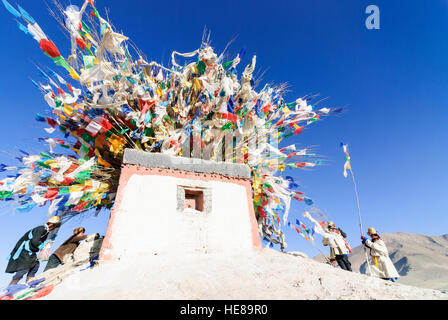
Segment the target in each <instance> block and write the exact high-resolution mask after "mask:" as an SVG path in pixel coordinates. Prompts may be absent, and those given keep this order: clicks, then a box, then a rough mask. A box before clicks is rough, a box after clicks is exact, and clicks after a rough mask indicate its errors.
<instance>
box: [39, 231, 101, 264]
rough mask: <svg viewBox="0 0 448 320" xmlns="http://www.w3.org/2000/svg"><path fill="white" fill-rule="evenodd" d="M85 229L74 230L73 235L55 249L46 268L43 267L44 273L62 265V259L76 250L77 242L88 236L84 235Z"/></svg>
mask: <svg viewBox="0 0 448 320" xmlns="http://www.w3.org/2000/svg"><path fill="white" fill-rule="evenodd" d="M84 232H86V229H84V228H83V227H80V228H76V229H75V230H73V235H72V236H71V237H70V238H68V239H67V240H65V241H64V243H63V244H62V245H61V246H60V247H59V248H57V249H56V251H55V252H53V254H52V255H51V256H50V258H49V259H48V263H47V266H46V267H45V270H44V272H45V271H47V270H50V269H53V268H56V267H57V266H59V265H60V264H64V257H65V256H66V255H67V254H72V253H73V252H75V250H76V248H77V247H78V245H79V242H80V241H82V240H85V239H86V238H87V237H89V235H84ZM96 235H97V234H93V235H90V236H96Z"/></svg>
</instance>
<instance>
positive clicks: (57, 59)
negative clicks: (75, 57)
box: [53, 56, 72, 72]
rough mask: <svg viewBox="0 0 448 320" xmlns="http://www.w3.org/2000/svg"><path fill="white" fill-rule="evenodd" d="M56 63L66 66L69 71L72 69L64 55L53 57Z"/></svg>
mask: <svg viewBox="0 0 448 320" xmlns="http://www.w3.org/2000/svg"><path fill="white" fill-rule="evenodd" d="M53 61H54V63H56V64H57V65H58V66H60V67H63V68H65V69H66V70H67V71H69V72H70V71H71V70H72V67H70V65H69V64H68V63H67V61H65V59H64V58H63V57H62V56H59V57H56V58H53Z"/></svg>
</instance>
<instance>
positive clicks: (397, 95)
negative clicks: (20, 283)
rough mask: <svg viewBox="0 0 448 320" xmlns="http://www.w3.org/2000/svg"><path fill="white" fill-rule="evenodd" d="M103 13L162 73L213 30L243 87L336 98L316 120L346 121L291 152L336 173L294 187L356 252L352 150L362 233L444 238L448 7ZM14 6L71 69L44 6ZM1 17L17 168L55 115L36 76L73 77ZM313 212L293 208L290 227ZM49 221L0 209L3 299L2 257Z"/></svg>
mask: <svg viewBox="0 0 448 320" xmlns="http://www.w3.org/2000/svg"><path fill="white" fill-rule="evenodd" d="M81 2H82V1H81V0H79V1H74V0H72V3H73V4H78V5H80V4H81ZM96 2H97V7H98V8H99V11H100V13H101V14H103V15H105V10H104V8H105V6H107V7H108V8H110V12H109V17H110V19H111V21H112V22H113V24H114V25H115V27H116V29H117V30H118V31H123V33H124V34H125V35H126V36H128V37H130V39H132V40H133V41H134V43H135V44H136V45H137V47H139V48H140V49H141V50H142V51H143V52H145V53H146V55H147V56H148V58H149V59H153V60H155V61H160V62H163V63H164V64H168V63H169V61H170V53H171V51H172V50H176V51H178V52H190V51H193V50H195V49H196V48H198V47H199V45H200V43H201V38H202V33H203V30H204V27H207V29H209V30H211V32H212V33H211V39H212V45H213V46H214V48H215V49H216V51H217V52H221V51H222V50H223V49H224V47H225V45H226V44H227V42H228V41H230V40H231V39H233V38H234V37H236V36H237V38H236V40H235V41H234V43H233V44H232V46H231V48H230V51H229V52H230V53H232V54H233V53H234V54H235V55H236V53H238V52H239V51H240V50H241V48H243V47H244V48H246V52H247V53H246V56H245V57H244V59H243V61H242V63H241V64H240V65H239V70H238V71H239V72H240V73H241V72H242V68H243V67H244V66H245V65H246V64H248V63H249V61H250V57H251V55H253V54H256V55H257V69H256V70H257V71H258V72H259V73H260V74H261V73H262V72H263V71H266V73H265V74H264V77H263V80H262V83H265V82H273V83H277V84H279V83H283V82H287V83H288V84H289V89H290V90H291V92H290V93H288V96H287V97H286V98H287V99H286V100H288V101H292V100H293V99H295V98H297V97H300V96H303V95H305V94H308V93H319V94H321V97H322V98H324V97H328V99H327V100H325V101H324V102H322V103H321V104H320V105H321V106H327V107H345V112H344V113H343V114H341V115H339V116H332V117H327V118H325V119H324V120H323V121H320V122H318V123H315V124H313V125H311V126H309V127H307V129H306V130H304V132H303V133H302V134H301V135H299V136H296V137H294V138H290V139H289V141H290V142H291V143H294V142H296V143H298V144H299V145H301V146H310V145H312V146H316V151H317V153H319V154H320V155H323V156H325V157H326V158H327V159H328V164H327V165H326V166H321V167H316V168H314V169H313V170H310V171H302V170H294V171H289V172H287V173H288V174H290V175H291V173H293V176H294V177H295V178H296V179H297V180H298V181H299V183H300V184H301V186H302V191H304V192H306V193H307V195H308V196H310V197H311V198H312V199H313V200H314V201H315V204H316V206H317V207H319V208H320V209H322V210H323V211H324V212H325V213H326V214H327V216H329V217H330V218H331V219H332V220H334V221H335V222H336V224H338V225H339V226H341V227H342V228H343V229H344V230H345V231H346V232H347V233H348V234H349V238H348V241H349V243H350V244H351V245H352V246H357V245H358V244H359V237H360V234H359V225H358V217H357V209H356V203H355V198H354V191H353V185H352V182H351V180H350V178H347V179H345V178H344V177H343V175H342V170H343V164H344V155H343V153H342V150H341V148H340V146H339V143H340V142H345V143H348V144H349V150H350V154H351V157H352V166H353V170H354V172H355V175H356V179H357V182H358V191H359V197H360V205H361V214H362V217H363V223H364V231H366V230H367V228H368V227H370V226H373V227H376V228H377V229H378V230H379V231H380V232H382V233H386V232H398V231H401V232H410V233H421V234H426V235H441V234H445V233H447V227H446V226H447V224H448V217H447V213H448V210H447V204H446V195H447V191H448V187H447V180H448V173H447V169H446V163H447V155H448V151H447V148H446V139H447V137H448V133H447V130H446V125H445V126H444V125H443V123H444V122H446V120H447V119H448V109H447V107H446V103H447V101H448V72H447V71H448V60H447V56H448V55H447V52H448V37H447V35H448V1H446V0H431V1H417V0H414V1H401V0H387V1H386V0H384V1H381V0H373V1H370V0H369V1H363V0H343V1H342V0H341V1H335V0H314V1H297V0H294V1H265V0H259V1H226V2H222V1H220V2H210V1H194V0H192V1H169V2H162V1H150V2H149V1H145V2H143V1H140V0H138V1H137V0H128V1H121V0H120V1H118V0H108V1H104V0H97V1H96ZM12 3H13V4H16V1H12ZM19 3H20V4H21V5H22V6H23V7H24V8H25V9H26V10H27V11H28V12H29V13H30V14H31V15H32V16H33V17H34V18H35V19H36V21H38V23H39V24H40V26H41V27H42V28H43V30H44V31H45V32H46V34H47V35H48V36H49V37H50V38H51V39H52V40H53V41H54V42H55V43H56V45H57V46H58V47H59V49H60V50H61V53H62V54H63V55H64V56H65V57H67V56H68V54H69V47H68V40H67V38H66V37H65V35H64V34H63V33H62V31H61V30H60V29H59V27H58V26H57V24H56V22H55V20H54V19H53V18H52V17H51V16H50V15H49V13H48V11H47V8H46V5H45V3H44V2H43V1H42V2H41V1H38V0H33V1H30V0H23V1H20V2H19ZM48 3H49V4H51V1H48ZM370 4H375V5H377V6H378V7H379V8H380V13H381V16H380V18H381V29H380V30H367V29H366V27H365V24H364V21H365V19H366V17H367V14H365V8H366V7H367V6H368V5H370ZM0 7H1V8H0V38H1V39H2V50H1V51H0V70H1V71H2V76H1V77H0V88H1V100H0V105H1V108H2V111H3V116H2V117H1V119H0V136H1V137H2V145H1V148H0V150H1V152H0V162H1V163H14V162H13V158H14V157H15V156H17V155H18V149H19V148H21V149H24V150H28V151H30V152H40V151H41V150H45V148H46V147H45V146H44V145H39V142H38V141H37V138H38V137H44V136H46V134H45V132H44V131H43V129H42V127H41V126H40V124H39V123H38V122H36V121H35V120H34V114H35V113H37V112H40V113H43V112H45V110H48V108H49V107H48V106H46V103H45V101H44V100H43V97H42V96H41V94H40V93H39V92H38V91H37V90H36V89H35V88H34V86H33V85H32V83H31V81H29V80H28V78H33V79H35V80H40V79H39V77H38V75H37V72H36V69H35V68H34V66H33V63H38V64H41V65H44V66H50V67H52V68H53V67H54V68H57V69H56V71H59V72H60V73H61V74H65V73H64V71H63V69H60V68H58V67H56V66H53V63H52V61H51V60H50V59H49V58H47V57H46V56H44V55H43V53H42V52H41V50H40V48H39V46H38V44H37V42H35V41H34V40H32V39H31V38H29V37H28V36H26V35H25V34H23V33H22V32H21V31H20V30H18V29H17V28H16V23H15V21H14V20H13V19H12V16H11V15H10V14H9V13H8V12H7V11H6V10H5V9H4V8H3V6H0ZM257 71H256V72H257ZM305 208H306V206H304V205H303V204H300V203H295V204H294V205H293V206H292V210H291V213H290V217H291V218H290V219H291V221H294V219H295V217H299V216H301V214H302V212H303V211H304V209H305ZM46 209H47V208H44V209H37V210H36V209H34V210H32V211H31V212H29V213H27V214H19V213H16V212H14V210H13V209H11V208H8V207H3V209H1V211H0V226H1V227H0V228H1V233H0V286H3V285H4V284H6V283H7V282H8V281H9V280H10V275H7V274H4V273H2V272H3V270H4V269H5V268H6V262H7V261H6V257H7V256H8V254H9V252H10V251H11V249H12V248H13V246H14V245H15V243H16V241H17V240H18V239H19V238H20V236H22V235H23V233H24V232H25V231H27V230H29V229H30V228H32V227H34V226H37V225H39V224H41V223H43V222H44V221H45V219H46ZM107 220H108V214H107V213H106V212H103V213H101V214H100V215H99V216H98V217H90V218H86V219H84V220H83V221H79V220H78V221H72V222H70V223H68V224H66V225H64V227H63V228H62V230H61V232H60V235H59V238H58V243H57V244H60V243H61V242H62V241H63V240H65V238H67V237H68V236H69V235H70V232H71V231H72V229H73V228H75V227H77V226H78V225H84V226H85V227H86V228H87V232H88V233H93V232H99V233H101V234H104V232H105V229H106V226H107ZM285 230H286V236H287V241H288V250H291V251H292V250H294V251H303V252H305V253H307V254H308V255H310V256H314V255H316V254H318V253H319V252H318V251H317V249H315V248H314V247H313V246H312V245H311V244H309V243H308V242H306V241H305V240H304V239H303V238H301V237H299V236H298V235H297V234H295V233H294V232H293V231H292V230H289V229H288V228H287V227H286V228H285ZM317 243H320V238H317ZM320 247H321V246H320ZM321 248H322V247H321ZM322 250H324V252H326V253H327V251H328V249H326V248H322Z"/></svg>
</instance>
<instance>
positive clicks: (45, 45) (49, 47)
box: [39, 39, 61, 58]
mask: <svg viewBox="0 0 448 320" xmlns="http://www.w3.org/2000/svg"><path fill="white" fill-rule="evenodd" d="M39 45H40V48H41V49H42V51H44V52H45V53H47V54H48V55H49V56H50V57H52V58H56V57H60V56H61V54H60V53H59V50H58V49H57V48H56V46H55V45H54V43H53V42H52V41H49V40H47V39H42V40H40V42H39Z"/></svg>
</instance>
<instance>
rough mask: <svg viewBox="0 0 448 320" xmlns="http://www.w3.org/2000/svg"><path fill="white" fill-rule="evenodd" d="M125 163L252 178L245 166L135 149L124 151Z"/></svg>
mask: <svg viewBox="0 0 448 320" xmlns="http://www.w3.org/2000/svg"><path fill="white" fill-rule="evenodd" d="M123 163H124V164H133V165H139V166H142V167H145V168H160V169H174V170H183V171H191V172H198V173H218V174H221V175H224V176H229V177H237V178H246V179H248V178H250V169H249V167H248V166H246V165H244V164H238V163H229V162H216V161H212V160H202V159H196V158H185V157H179V156H171V155H167V154H163V153H153V152H145V151H140V150H135V149H126V150H125V151H124V157H123Z"/></svg>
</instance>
